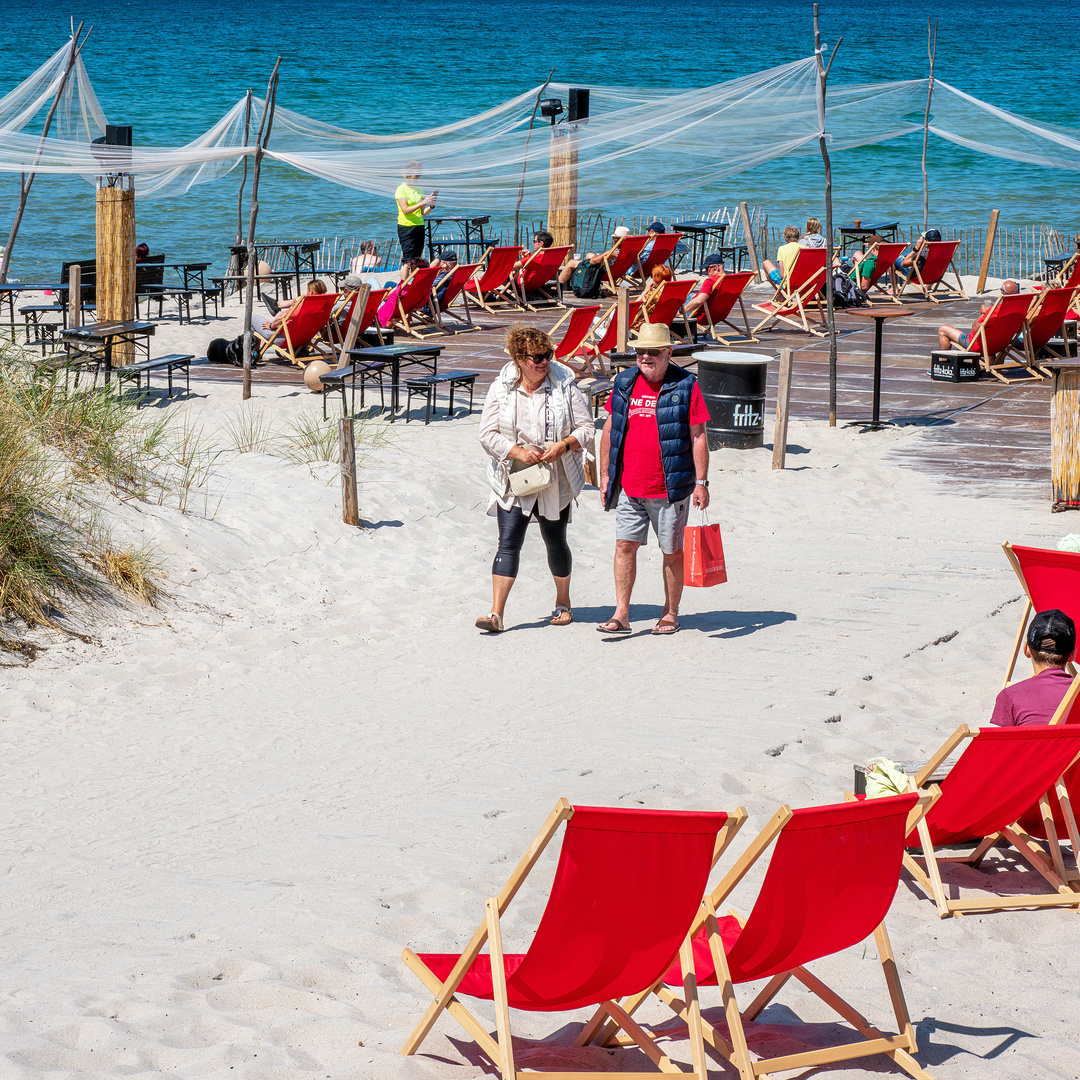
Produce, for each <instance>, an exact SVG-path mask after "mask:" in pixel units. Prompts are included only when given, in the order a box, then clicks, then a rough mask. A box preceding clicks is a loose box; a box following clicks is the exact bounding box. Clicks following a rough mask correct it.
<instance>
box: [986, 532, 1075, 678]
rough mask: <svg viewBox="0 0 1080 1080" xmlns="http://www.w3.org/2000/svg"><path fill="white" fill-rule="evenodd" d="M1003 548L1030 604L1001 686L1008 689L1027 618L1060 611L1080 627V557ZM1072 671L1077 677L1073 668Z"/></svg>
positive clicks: (1051, 550) (1043, 550)
mask: <svg viewBox="0 0 1080 1080" xmlns="http://www.w3.org/2000/svg"><path fill="white" fill-rule="evenodd" d="M1001 547H1002V549H1003V550H1004V552H1005V557H1006V558H1007V559H1008V560H1009V563H1010V565H1011V566H1012V568H1013V570H1014V571H1015V572H1016V576H1017V577H1018V578H1019V579H1020V584H1021V586H1022V587H1023V589H1024V592H1025V593H1026V594H1027V603H1026V604H1025V605H1024V611H1023V613H1022V614H1021V616H1020V628H1019V629H1018V630H1017V632H1016V641H1015V642H1014V643H1013V651H1012V656H1011V657H1010V659H1009V666H1008V669H1007V670H1006V672H1005V681H1004V682H1003V683H1002V684H1001V685H1002V686H1003V687H1004V686H1008V685H1009V680H1010V679H1011V678H1012V673H1013V669H1014V668H1015V667H1016V658H1017V657H1018V656H1019V655H1020V647H1021V645H1023V643H1024V634H1025V632H1026V631H1027V624H1028V618H1029V617H1030V616H1031V613H1032V612H1033V611H1035V612H1038V611H1049V610H1050V609H1051V608H1060V610H1062V611H1064V612H1065V614H1066V615H1068V616H1069V618H1070V619H1072V620H1073V622H1075V623H1077V624H1078V625H1080V554H1078V553H1077V552H1075V551H1057V550H1055V549H1054V548H1035V547H1023V546H1022V545H1020V544H1010V543H1008V542H1006V543H1004V544H1002V545H1001ZM1069 670H1070V672H1072V673H1073V674H1075V673H1076V672H1075V669H1074V668H1072V666H1071V665H1070V668H1069Z"/></svg>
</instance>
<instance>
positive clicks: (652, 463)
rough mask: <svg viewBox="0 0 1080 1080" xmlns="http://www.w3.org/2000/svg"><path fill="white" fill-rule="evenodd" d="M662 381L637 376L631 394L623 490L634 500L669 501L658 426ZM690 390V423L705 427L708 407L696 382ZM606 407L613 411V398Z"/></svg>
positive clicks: (623, 470)
mask: <svg viewBox="0 0 1080 1080" xmlns="http://www.w3.org/2000/svg"><path fill="white" fill-rule="evenodd" d="M663 385H664V383H663V380H661V381H660V382H658V383H654V382H649V380H648V379H646V378H645V376H644V375H638V377H637V382H635V383H634V388H633V389H632V390H631V391H630V408H629V410H628V412H627V418H626V437H625V438H624V439H623V454H622V460H623V466H622V478H621V483H622V489H623V491H625V492H626V494H627V495H629V496H630V498H631V499H666V498H667V484H665V483H664V465H663V462H662V461H661V458H660V429H659V428H658V427H657V426H656V399H657V398H658V397H659V396H660V388H661V387H662V386H663ZM693 387H694V388H693V390H691V391H690V417H689V421H690V423H691V424H704V423H705V421H706V420H708V419H709V407H708V406H707V405H706V404H705V399H704V398H703V397H702V396H701V390H700V388H699V387H698V384H697V379H695V380H694V383H693ZM604 408H606V409H607V411H608V412H609V413H610V412H611V398H610V397H609V398H608V400H607V403H606V404H605V406H604Z"/></svg>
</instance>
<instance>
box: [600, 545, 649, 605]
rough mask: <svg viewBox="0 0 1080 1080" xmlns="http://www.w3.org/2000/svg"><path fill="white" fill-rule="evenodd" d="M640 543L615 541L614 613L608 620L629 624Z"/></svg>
mask: <svg viewBox="0 0 1080 1080" xmlns="http://www.w3.org/2000/svg"><path fill="white" fill-rule="evenodd" d="M639 547H641V545H640V544H639V543H638V542H637V541H636V540H616V541H615V614H614V615H612V616H611V618H610V619H609V620H608V622H619V623H622V625H623V626H629V625H630V594H631V593H632V592H633V591H634V582H635V581H636V580H637V553H638V548H639Z"/></svg>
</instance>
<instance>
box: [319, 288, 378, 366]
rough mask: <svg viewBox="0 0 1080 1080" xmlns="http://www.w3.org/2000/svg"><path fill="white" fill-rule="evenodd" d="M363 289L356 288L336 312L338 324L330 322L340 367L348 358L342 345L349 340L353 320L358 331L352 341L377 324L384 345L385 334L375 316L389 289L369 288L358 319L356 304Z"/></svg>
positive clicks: (332, 341)
mask: <svg viewBox="0 0 1080 1080" xmlns="http://www.w3.org/2000/svg"><path fill="white" fill-rule="evenodd" d="M361 292H363V289H362V288H361V289H354V290H353V291H352V293H351V294H350V295H349V296H348V297H347V298H346V300H345V302H344V303H343V304H341V306H340V307H339V308H338V309H337V311H336V312H335V317H336V319H337V326H336V327H335V325H334V322H333V321H331V322H330V323H328V327H329V329H330V339H331V344H332V345H333V346H334V349H335V351H336V352H337V353H338V364H337V366H338V367H341V366H342V365H343V364H344V363H347V360H346V359H345V357H344V354H343V351H342V349H341V346H342V345H344V344H345V343H346V342H347V341H348V340H349V332H350V330H352V326H353V322H354V321H356V333H354V334H353V336H352V341H353V343H354V344H355V342H356V339H357V338H358V337H359V336H360V335H361V334H362V333H363V332H364V331H365V330H367V329H368V327H370V326H371V324H372V323H374V324H375V333H376V334H377V335H378V338H379V344H380V345H382V344H383V343H384V342H383V334H382V327H381V326H380V325H379V323H378V320H377V319H376V318H375V316H376V315H377V314H378V311H379V305H380V304H381V303H382V302H383V301H384V300H385V299H386V295H387V293H389V292H390V290H389V289H369V290H368V293H367V301H366V302H365V304H364V310H363V311H361V312H360V313H359V319H358V320H357V311H356V305H357V302H358V300H359V298H360V293H361Z"/></svg>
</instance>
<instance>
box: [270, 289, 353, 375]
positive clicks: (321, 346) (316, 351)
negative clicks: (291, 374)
mask: <svg viewBox="0 0 1080 1080" xmlns="http://www.w3.org/2000/svg"><path fill="white" fill-rule="evenodd" d="M338 295H339V294H338V293H305V294H304V295H303V296H301V297H300V298H299V299H298V300H297V301H296V306H295V307H294V308H293V309H292V310H291V311H290V313H289V315H288V316H287V317H286V319H285V321H284V322H283V323H282V324H281V325H280V326H279V327H278V328H277V329H276V330H271V331H270V337H266V336H265V335H263V334H261V333H260V332H259V331H258V330H253V331H252V333H253V334H254V335H255V343H256V344H257V345H258V350H257V351H254V350H253V352H252V357H251V358H252V360H253V361H259V360H264V359H266V354H267V353H268V352H269V351H270V350H271V349H274V350H275V351H276V352H277V354H278V355H279V356H280V357H282V358H283V359H286V360H288V361H290V363H293V364H296V366H297V367H299V368H303V367H304V366H306V365H307V364H310V363H311V362H312V361H313V360H323V361H331V362H336V360H337V358H336V356H335V355H334V348H333V346H332V345H329V344H327V341H326V336H328V332H327V326H328V324H329V322H330V319H331V313H332V312H333V310H334V303H331V306H330V308H329V309H328V310H327V314H326V323H324V324H323V326H322V328H321V329H319V330H317V331H316V332H315V333H314V334H313V335H312V336H311V338H310V339H309V340H307V341H305V342H302V343H301V345H300V346H299V348H303V349H310V350H311V354H312V355H310V356H297V355H296V349H297V346H295V345H293V341H292V332H291V330H290V323H291V321H292V318H293V316H294V314H295V312H296V308H298V307H299V306H300V305H302V304H303V303H304V302H305V301H307V300H309V299H310V300H318V299H322V298H323V297H324V296H331V297H332V298H333V301H334V302H336V301H337V299H338ZM279 334H280V335H281V336H282V337H284V338H285V343H284V344H283V345H275V344H274V341H275V340H276V339H277V337H278V335H279ZM320 338H322V339H323V340H322V341H320Z"/></svg>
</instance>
